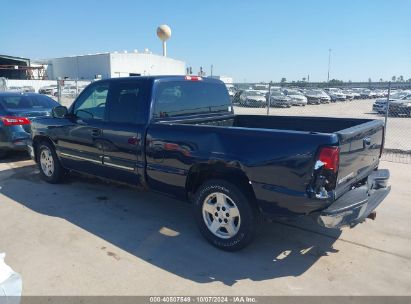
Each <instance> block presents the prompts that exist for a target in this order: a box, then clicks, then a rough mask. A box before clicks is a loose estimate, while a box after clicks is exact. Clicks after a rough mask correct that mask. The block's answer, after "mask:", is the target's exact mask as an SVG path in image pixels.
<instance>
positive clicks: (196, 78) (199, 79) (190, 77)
mask: <svg viewBox="0 0 411 304" xmlns="http://www.w3.org/2000/svg"><path fill="white" fill-rule="evenodd" d="M185 79H186V80H191V81H201V80H203V78H201V77H200V76H190V75H187V76H186V77H185Z"/></svg>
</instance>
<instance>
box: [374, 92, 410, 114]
mask: <svg viewBox="0 0 411 304" xmlns="http://www.w3.org/2000/svg"><path fill="white" fill-rule="evenodd" d="M408 99H411V92H406V91H398V92H394V93H393V94H391V96H390V102H396V101H400V102H401V100H408ZM390 109H391V107H390ZM372 110H373V111H375V112H377V113H378V114H384V113H386V111H387V98H380V99H377V100H375V102H374V103H373V105H372Z"/></svg>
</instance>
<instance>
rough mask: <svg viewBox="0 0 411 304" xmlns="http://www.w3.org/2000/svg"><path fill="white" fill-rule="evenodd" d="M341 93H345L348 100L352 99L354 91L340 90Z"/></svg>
mask: <svg viewBox="0 0 411 304" xmlns="http://www.w3.org/2000/svg"><path fill="white" fill-rule="evenodd" d="M342 93H343V94H345V96H346V97H347V99H348V100H353V99H354V98H355V96H356V93H354V92H353V91H351V90H342Z"/></svg>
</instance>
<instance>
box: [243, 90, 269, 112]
mask: <svg viewBox="0 0 411 304" xmlns="http://www.w3.org/2000/svg"><path fill="white" fill-rule="evenodd" d="M240 105H242V106H245V107H254V108H261V107H265V106H267V101H266V98H265V94H264V92H261V91H257V90H245V91H244V92H243V93H242V94H241V95H240Z"/></svg>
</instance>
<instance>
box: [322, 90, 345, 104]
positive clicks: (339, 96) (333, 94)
mask: <svg viewBox="0 0 411 304" xmlns="http://www.w3.org/2000/svg"><path fill="white" fill-rule="evenodd" d="M325 91H326V92H327V94H328V95H329V96H330V98H331V101H333V102H336V101H344V100H346V99H347V96H346V95H345V94H344V93H343V92H342V91H341V90H340V89H337V88H327V89H325Z"/></svg>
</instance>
